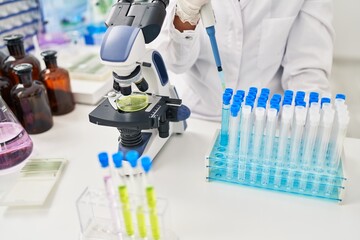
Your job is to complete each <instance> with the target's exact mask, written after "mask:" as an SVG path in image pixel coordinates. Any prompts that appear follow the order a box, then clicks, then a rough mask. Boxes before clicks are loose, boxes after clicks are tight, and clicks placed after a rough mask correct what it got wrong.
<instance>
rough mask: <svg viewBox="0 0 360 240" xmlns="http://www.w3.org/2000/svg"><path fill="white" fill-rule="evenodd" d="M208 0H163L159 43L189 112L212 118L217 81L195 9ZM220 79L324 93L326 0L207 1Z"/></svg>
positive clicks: (328, 42)
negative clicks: (212, 18) (165, 6)
mask: <svg viewBox="0 0 360 240" xmlns="http://www.w3.org/2000/svg"><path fill="white" fill-rule="evenodd" d="M208 2H209V0H177V1H175V0H174V1H170V4H169V7H168V15H167V19H166V21H165V23H164V26H163V31H162V35H161V37H160V41H161V43H160V45H159V46H158V47H159V50H160V52H161V54H162V55H163V58H164V60H165V63H166V65H167V67H168V69H169V70H170V71H172V72H174V73H176V74H183V75H179V76H177V78H180V79H178V80H176V82H175V85H176V86H177V87H178V88H180V93H181V97H182V98H183V100H184V103H185V104H186V105H188V106H189V107H190V108H191V110H192V114H193V116H195V117H200V118H205V119H209V120H219V119H220V114H221V104H222V102H221V95H222V88H221V81H220V79H219V77H218V74H217V68H216V65H215V60H214V57H213V54H212V51H211V45H210V42H209V38H208V36H207V34H206V31H205V29H204V28H203V27H202V25H201V21H199V20H200V15H199V11H200V9H201V7H202V6H203V5H204V4H206V3H208ZM212 6H213V9H214V13H215V17H216V21H217V24H216V26H215V28H216V37H217V42H218V46H219V51H220V56H221V60H222V66H223V69H224V73H225V81H226V86H227V87H230V88H233V89H243V90H248V88H249V87H250V86H256V87H258V88H264V87H267V88H270V89H271V92H272V93H282V92H283V90H284V89H292V90H296V91H297V90H304V91H319V92H321V93H329V82H328V78H329V75H330V71H331V66H332V54H333V44H334V31H333V27H332V22H331V21H332V0H213V1H212Z"/></svg>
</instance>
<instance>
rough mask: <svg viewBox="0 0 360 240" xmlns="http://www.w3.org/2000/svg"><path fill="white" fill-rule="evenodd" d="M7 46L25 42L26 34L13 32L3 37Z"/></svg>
mask: <svg viewBox="0 0 360 240" xmlns="http://www.w3.org/2000/svg"><path fill="white" fill-rule="evenodd" d="M3 40H4V41H5V43H6V45H7V46H12V45H18V44H23V42H24V36H23V35H21V34H11V35H7V36H5V37H4V38H3Z"/></svg>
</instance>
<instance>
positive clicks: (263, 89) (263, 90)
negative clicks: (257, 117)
mask: <svg viewBox="0 0 360 240" xmlns="http://www.w3.org/2000/svg"><path fill="white" fill-rule="evenodd" d="M269 93H270V89H269V88H262V89H261V91H260V94H266V95H269Z"/></svg>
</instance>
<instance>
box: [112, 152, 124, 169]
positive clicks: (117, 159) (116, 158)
mask: <svg viewBox="0 0 360 240" xmlns="http://www.w3.org/2000/svg"><path fill="white" fill-rule="evenodd" d="M112 158H113V162H114V165H115V167H116V168H121V167H122V160H123V158H124V154H123V153H122V152H117V153H114V154H113V155H112Z"/></svg>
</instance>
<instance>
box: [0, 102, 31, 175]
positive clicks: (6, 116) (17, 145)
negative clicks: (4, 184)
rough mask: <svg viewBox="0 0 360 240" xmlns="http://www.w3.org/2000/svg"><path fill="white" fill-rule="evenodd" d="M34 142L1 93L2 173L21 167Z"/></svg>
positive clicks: (0, 151)
mask: <svg viewBox="0 0 360 240" xmlns="http://www.w3.org/2000/svg"><path fill="white" fill-rule="evenodd" d="M32 149H33V143H32V140H31V139H30V137H29V135H28V134H27V132H26V131H25V130H24V128H23V127H22V126H21V124H20V123H19V121H18V120H17V119H16V117H15V115H14V114H13V113H12V112H11V110H10V109H9V107H8V106H7V105H6V103H5V101H4V100H3V99H2V97H1V95H0V175H3V174H7V173H12V172H15V171H17V170H18V169H20V168H21V167H22V166H23V165H24V164H25V160H27V158H28V157H29V156H30V154H31V152H32Z"/></svg>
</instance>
